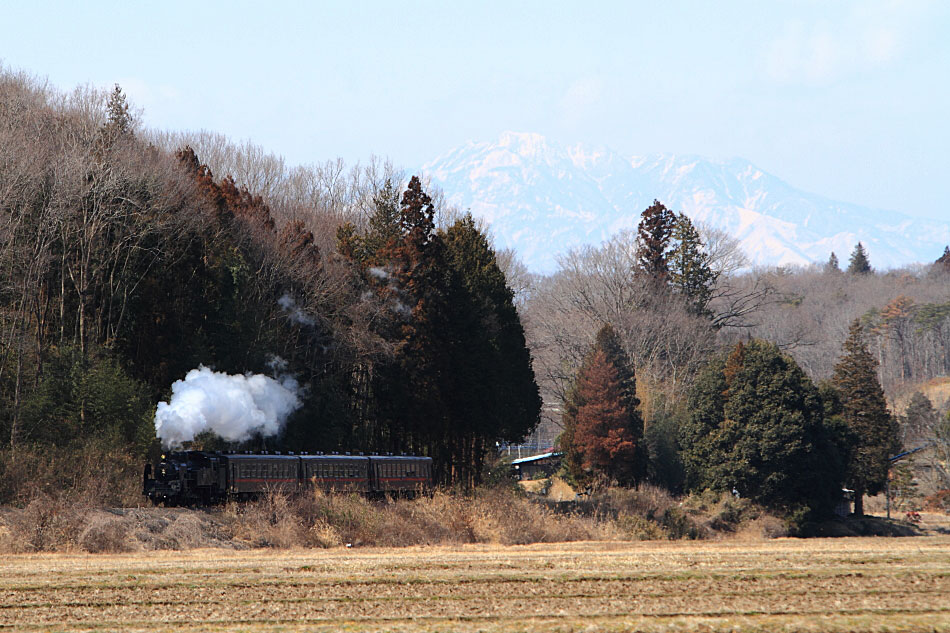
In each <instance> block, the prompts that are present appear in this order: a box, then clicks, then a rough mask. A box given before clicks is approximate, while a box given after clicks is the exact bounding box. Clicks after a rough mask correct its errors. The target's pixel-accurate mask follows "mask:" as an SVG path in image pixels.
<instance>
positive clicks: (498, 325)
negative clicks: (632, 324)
mask: <svg viewBox="0 0 950 633" xmlns="http://www.w3.org/2000/svg"><path fill="white" fill-rule="evenodd" d="M172 139H173V137H171V136H167V135H161V134H155V133H149V132H147V131H144V130H141V129H140V128H139V126H138V124H137V121H136V119H135V117H134V114H133V112H132V110H131V109H130V107H129V104H128V103H127V102H126V99H125V96H124V94H123V93H122V91H121V90H120V89H119V88H118V87H116V89H115V90H114V91H112V92H111V93H108V94H107V93H102V92H99V91H96V90H93V89H89V88H83V89H79V90H77V91H75V92H74V93H71V94H68V95H64V94H60V93H57V92H56V91H54V90H51V89H49V88H47V87H46V86H44V85H42V84H41V83H39V82H37V81H35V80H33V79H32V78H30V77H27V76H24V75H17V74H14V73H11V72H7V71H2V70H0V401H2V404H0V433H2V441H3V444H4V445H5V446H6V447H8V448H7V449H6V450H5V452H4V460H6V461H5V463H6V464H7V465H9V463H10V462H11V461H12V460H15V459H16V455H17V451H21V452H22V451H28V450H30V447H31V446H40V447H42V446H48V445H52V444H56V445H58V446H60V447H62V446H70V445H72V446H75V447H76V448H77V449H79V448H81V447H84V446H85V447H88V443H89V442H90V441H93V440H95V442H97V443H100V444H104V445H106V446H109V447H122V448H123V450H126V451H127V452H128V453H129V454H138V455H141V454H143V453H144V452H146V451H148V450H149V449H151V448H155V440H154V428H153V426H152V416H153V415H154V411H155V404H156V402H157V401H158V400H159V399H161V398H166V397H167V396H168V393H169V389H170V386H171V384H172V383H173V382H174V381H175V380H178V379H181V378H182V377H183V376H184V375H185V373H186V372H188V371H189V370H191V369H193V368H195V367H197V366H199V365H206V366H211V367H213V368H214V369H215V370H217V371H221V372H227V373H232V374H234V373H245V372H253V373H259V372H262V373H269V372H270V371H271V369H269V367H271V368H272V367H274V366H275V363H276V364H277V365H279V371H281V372H285V373H290V374H293V375H294V376H296V377H297V379H298V380H299V382H300V383H301V384H303V385H305V390H304V391H303V392H302V400H303V406H302V407H301V409H300V410H298V411H297V412H296V414H295V415H294V416H293V417H292V418H291V419H290V420H289V422H288V424H287V427H286V428H285V430H284V432H283V434H282V435H280V436H279V437H276V438H270V439H266V438H258V439H256V440H254V444H255V445H256V447H261V446H266V447H267V448H270V449H281V448H284V449H289V450H311V451H316V450H327V451H328V450H366V451H386V452H398V451H415V452H422V453H426V454H431V455H433V456H435V457H438V458H439V459H438V460H437V463H438V464H439V465H440V467H441V468H440V470H439V472H438V476H439V479H440V480H441V481H443V482H460V483H462V484H464V485H471V484H472V483H474V482H476V481H477V480H478V479H479V477H480V476H481V473H482V464H483V460H484V457H485V454H486V450H487V447H488V446H490V445H492V446H493V445H494V443H495V442H496V441H518V440H519V439H521V438H522V437H523V436H524V435H525V434H526V433H527V432H529V431H530V430H531V429H532V428H533V426H534V424H535V423H536V421H537V418H538V412H539V409H540V399H539V396H538V389H537V386H536V384H535V382H534V374H533V371H532V367H531V359H530V356H529V353H528V351H527V348H526V346H525V340H524V333H523V329H522V327H521V323H520V321H519V319H518V314H517V312H516V310H515V307H514V303H513V293H512V291H511V290H510V289H509V288H508V286H507V285H506V282H505V278H504V275H503V274H502V272H501V270H500V268H499V266H498V262H497V259H496V253H495V252H494V250H493V249H492V247H491V244H490V242H489V240H488V239H487V238H486V236H485V234H484V232H483V231H482V230H481V229H480V228H479V227H478V226H477V225H476V224H475V222H474V221H473V220H472V219H471V218H470V217H460V218H457V219H456V220H455V221H454V222H445V223H444V224H443V225H441V226H437V225H436V211H437V208H436V205H435V204H434V203H433V202H432V200H431V199H430V198H429V196H428V195H427V194H426V193H425V191H424V190H423V187H422V183H421V182H420V181H419V180H418V179H412V180H411V181H410V182H409V183H408V188H407V189H406V190H405V192H404V193H401V192H400V189H401V187H402V186H403V184H404V181H403V179H402V177H401V175H400V174H398V173H396V172H395V171H394V170H392V169H391V168H390V167H388V166H380V165H379V164H377V163H375V162H373V163H372V164H371V165H370V167H369V168H366V169H363V170H354V171H353V172H351V173H350V175H349V177H347V176H346V175H344V174H343V171H342V168H340V169H339V170H334V168H333V167H332V166H331V165H329V164H328V165H326V166H324V167H323V168H310V169H305V170H298V171H297V172H296V173H295V175H294V177H293V178H288V177H285V176H286V174H284V173H283V172H280V173H278V172H274V173H273V174H272V175H273V177H271V178H267V177H265V174H266V173H267V171H268V169H269V168H270V167H271V166H272V164H273V163H272V161H271V160H270V159H269V158H266V157H263V158H262V157H257V158H260V160H256V161H255V160H254V159H255V157H254V156H252V155H250V154H249V153H247V152H240V151H238V152H237V153H236V154H232V156H233V155H237V156H240V157H242V160H244V162H245V169H243V170H240V169H234V170H233V171H232V170H231V169H230V168H229V169H227V170H226V171H224V172H223V173H221V172H218V173H216V172H215V171H213V170H212V169H211V168H209V167H208V165H207V164H205V163H204V162H202V156H201V154H200V149H199V150H198V151H196V150H195V149H194V148H193V147H190V146H189V145H188V144H187V143H181V144H172V143H171V140H172ZM179 140H183V139H179ZM198 140H201V135H199V138H198ZM218 149H219V150H221V148H220V147H219V148H218ZM225 149H227V150H228V151H231V150H233V149H234V148H233V147H231V146H228V147H227V148H225ZM228 151H218V153H217V155H216V156H217V158H218V160H219V162H221V163H224V162H226V161H225V160H224V159H223V158H222V156H226V155H228ZM235 174H236V175H237V177H242V176H244V177H246V182H242V181H241V180H238V179H237V178H236V177H235ZM248 184H250V187H249V186H248ZM254 187H256V188H257V189H258V190H257V191H256V190H255V189H254ZM260 192H264V193H265V194H266V197H265V196H263V195H261V193H260ZM486 403H489V404H486ZM195 445H196V446H208V447H214V446H220V445H221V442H220V440H218V439H216V438H214V437H212V436H206V437H199V438H197V440H196V442H195Z"/></svg>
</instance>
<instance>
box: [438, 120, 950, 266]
mask: <svg viewBox="0 0 950 633" xmlns="http://www.w3.org/2000/svg"><path fill="white" fill-rule="evenodd" d="M422 173H423V174H424V175H425V176H426V177H428V178H429V179H430V182H432V183H433V184H435V185H437V186H439V187H440V188H441V189H442V191H443V192H444V194H445V196H446V200H447V201H448V202H450V203H452V204H455V205H457V206H459V207H461V208H463V209H466V210H470V211H471V212H472V214H473V215H474V216H476V217H478V218H482V219H484V220H486V221H487V222H488V223H489V224H490V226H491V227H492V231H493V233H494V234H495V240H496V243H497V245H498V246H501V247H510V248H513V249H514V250H515V251H516V252H517V253H518V254H519V256H521V258H522V259H523V260H524V261H525V264H526V265H527V266H528V268H529V269H530V270H532V271H535V272H542V273H549V272H552V271H553V270H555V269H556V257H557V255H560V254H564V253H566V252H567V251H568V250H569V249H571V248H576V247H579V246H583V245H588V244H591V245H597V244H599V243H600V242H603V241H604V240H606V239H609V238H610V237H611V236H613V235H614V234H616V233H617V232H619V231H622V230H625V229H635V228H636V226H637V223H638V222H639V217H640V213H641V211H642V210H643V209H645V208H646V207H648V206H649V205H650V204H651V203H652V201H653V200H654V199H657V200H660V201H661V202H663V203H664V204H666V205H667V206H668V207H669V208H671V209H673V210H674V211H676V212H680V211H681V212H683V213H685V214H686V215H687V216H689V217H690V219H692V220H698V221H701V222H706V223H708V224H710V225H712V226H715V227H717V228H720V229H723V230H726V231H728V232H729V233H730V234H732V235H733V236H734V237H736V238H737V239H739V241H740V243H741V244H742V247H743V249H744V250H745V251H746V254H747V255H748V256H749V258H750V260H751V261H752V262H753V264H755V265H767V266H768V265H807V264H810V263H820V262H824V261H827V259H828V256H829V255H830V253H831V252H832V251H834V252H835V253H836V254H837V255H838V258H839V260H842V261H846V260H847V257H848V255H849V254H850V253H851V251H852V250H853V248H854V245H855V244H856V243H857V242H858V241H861V242H862V243H863V244H864V246H865V247H866V249H867V251H868V253H869V257H870V259H871V263H872V265H873V266H875V267H876V268H894V267H898V266H904V265H908V264H911V263H914V262H930V261H933V260H934V259H935V258H936V257H937V256H939V255H940V253H941V252H942V251H943V247H944V245H945V244H947V243H950V225H948V223H946V222H940V221H937V220H927V219H923V218H914V217H911V216H909V215H906V214H902V213H898V212H894V211H887V210H883V209H874V208H869V207H863V206H860V205H856V204H851V203H847V202H840V201H836V200H832V199H830V198H826V197H823V196H820V195H818V194H813V193H808V192H804V191H801V190H799V189H796V188H794V187H792V186H791V185H789V184H788V183H786V182H785V181H783V180H781V179H780V178H778V177H777V176H774V175H772V174H769V173H767V172H765V171H764V170H762V169H759V168H758V167H756V166H755V165H754V164H753V163H751V162H750V161H748V160H746V159H743V158H739V157H733V158H728V159H711V158H706V157H703V156H698V155H675V154H654V155H646V156H630V157H625V156H623V155H621V154H619V153H617V152H614V151H613V150H611V149H610V148H608V147H605V146H600V147H591V146H587V145H584V144H582V143H577V144H573V145H570V146H562V145H560V144H558V143H556V142H554V141H550V140H548V139H546V138H545V137H543V136H541V135H540V134H535V133H519V132H504V133H502V134H501V135H500V137H499V138H498V139H497V140H496V141H493V142H485V141H482V142H474V141H469V142H467V143H464V144H462V145H460V146H458V147H455V148H453V149H451V150H449V151H448V152H446V153H444V154H442V155H441V156H439V157H437V158H435V159H433V160H432V161H430V162H428V163H426V164H425V165H424V166H423V167H422Z"/></svg>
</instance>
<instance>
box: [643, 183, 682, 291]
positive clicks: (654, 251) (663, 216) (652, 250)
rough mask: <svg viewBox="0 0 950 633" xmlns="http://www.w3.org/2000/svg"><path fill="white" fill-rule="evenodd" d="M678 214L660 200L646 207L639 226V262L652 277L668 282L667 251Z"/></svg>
mask: <svg viewBox="0 0 950 633" xmlns="http://www.w3.org/2000/svg"><path fill="white" fill-rule="evenodd" d="M675 225H676V216H675V215H673V212H672V211H670V210H669V209H667V208H666V207H665V206H663V204H661V203H660V201H659V200H654V201H653V204H652V205H651V206H650V207H648V208H647V209H645V210H644V211H643V213H642V214H641V215H640V224H639V225H638V226H637V262H638V264H639V266H640V270H641V271H642V272H644V273H645V274H647V275H648V276H650V277H651V278H653V279H655V280H657V281H662V282H664V283H665V282H666V280H667V277H668V276H669V267H668V265H667V254H668V253H667V251H668V250H669V247H670V239H671V238H672V237H673V227H674V226H675Z"/></svg>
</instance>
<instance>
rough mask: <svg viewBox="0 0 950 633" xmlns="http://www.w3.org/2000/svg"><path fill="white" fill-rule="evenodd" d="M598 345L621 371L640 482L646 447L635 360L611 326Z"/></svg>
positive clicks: (604, 330) (600, 335)
mask: <svg viewBox="0 0 950 633" xmlns="http://www.w3.org/2000/svg"><path fill="white" fill-rule="evenodd" d="M594 346H595V347H598V348H600V349H602V350H603V351H604V354H606V355H607V360H608V361H610V363H611V364H612V365H613V366H614V367H615V368H616V369H617V375H618V377H619V378H620V394H621V397H622V398H623V405H624V407H625V408H626V410H627V413H629V414H630V417H629V418H628V421H629V423H630V425H629V431H630V435H631V436H633V440H634V442H635V443H636V445H637V454H636V456H635V458H634V459H635V461H634V464H633V467H632V468H631V469H630V475H631V476H632V477H633V478H634V480H637V481H639V480H640V479H641V478H643V477H644V476H645V475H646V465H647V456H646V447H645V446H644V443H643V417H642V416H641V415H640V399H639V398H638V397H637V376H636V370H635V369H634V366H633V361H631V360H630V357H629V356H628V355H627V352H626V351H625V350H624V348H623V342H622V341H621V340H620V335H619V334H617V331H616V330H615V329H614V328H613V326H611V325H610V324H609V323H608V324H606V325H604V326H603V327H601V328H600V330H598V331H597V335H596V336H595V337H594Z"/></svg>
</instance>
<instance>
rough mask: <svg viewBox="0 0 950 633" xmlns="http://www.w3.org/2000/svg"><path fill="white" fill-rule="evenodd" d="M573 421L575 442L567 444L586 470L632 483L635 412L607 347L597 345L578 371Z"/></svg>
mask: <svg viewBox="0 0 950 633" xmlns="http://www.w3.org/2000/svg"><path fill="white" fill-rule="evenodd" d="M573 396H574V399H575V400H574V402H573V404H572V407H571V410H572V411H573V412H574V418H573V420H571V421H570V427H571V435H570V438H571V445H570V446H569V447H566V448H567V450H568V451H569V452H570V453H572V454H573V455H574V456H575V457H574V459H576V460H577V461H579V463H580V466H581V468H582V469H583V470H584V471H592V472H596V473H601V474H603V475H605V476H606V477H608V478H609V479H611V480H616V481H620V482H623V483H629V482H631V481H632V479H633V470H634V467H635V460H636V457H637V442H636V439H635V438H634V436H633V434H632V433H631V432H630V428H631V427H632V426H634V422H633V417H634V414H633V413H632V412H630V411H628V409H627V408H626V406H625V405H624V401H625V397H624V394H623V386H622V383H621V378H620V375H619V372H618V371H617V368H616V367H615V366H614V365H613V363H611V362H610V361H609V360H608V359H607V354H606V353H605V352H604V350H602V349H599V348H594V350H593V351H592V352H591V354H589V355H588V357H587V359H586V360H585V362H584V364H583V365H582V366H581V368H580V370H579V371H578V374H577V382H576V386H575V389H574V393H573Z"/></svg>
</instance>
